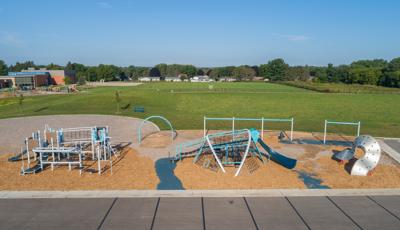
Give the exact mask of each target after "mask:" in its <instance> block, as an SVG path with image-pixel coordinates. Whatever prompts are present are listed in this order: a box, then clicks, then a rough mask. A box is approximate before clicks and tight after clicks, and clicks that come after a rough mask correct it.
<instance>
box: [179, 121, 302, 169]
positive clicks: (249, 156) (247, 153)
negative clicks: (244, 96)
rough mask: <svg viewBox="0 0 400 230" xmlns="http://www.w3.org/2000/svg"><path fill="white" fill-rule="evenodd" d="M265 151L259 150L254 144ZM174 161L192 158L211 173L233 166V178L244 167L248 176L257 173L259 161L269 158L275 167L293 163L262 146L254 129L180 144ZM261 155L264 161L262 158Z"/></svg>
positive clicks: (217, 134)
mask: <svg viewBox="0 0 400 230" xmlns="http://www.w3.org/2000/svg"><path fill="white" fill-rule="evenodd" d="M257 144H259V145H260V147H261V148H262V149H263V150H264V151H265V152H262V151H260V148H259V147H258V145H257ZM175 151H176V155H175V158H174V160H175V161H179V160H182V159H183V158H188V157H193V158H194V159H193V163H199V162H200V165H201V166H202V167H205V168H210V169H212V170H214V171H217V169H220V170H221V171H222V172H224V173H225V172H226V170H225V167H229V166H234V167H237V170H236V172H235V176H238V175H239V174H240V172H241V170H242V168H243V166H244V165H246V167H247V169H248V170H249V172H250V173H252V172H254V171H255V170H257V168H258V167H259V166H260V165H259V162H261V163H264V160H265V159H266V160H269V159H272V160H274V161H276V162H278V163H279V164H281V165H283V166H285V167H287V168H294V167H295V165H296V160H295V159H292V158H289V157H286V156H284V155H282V154H280V153H277V152H275V151H273V150H272V149H271V148H270V147H268V145H266V144H265V143H264V142H263V140H262V138H261V137H260V133H259V132H258V131H257V130H255V129H242V130H234V131H230V132H219V133H214V134H208V135H206V136H204V137H202V138H200V139H197V140H194V141H189V142H185V143H182V144H180V145H177V146H176V150H175ZM263 156H264V158H263Z"/></svg>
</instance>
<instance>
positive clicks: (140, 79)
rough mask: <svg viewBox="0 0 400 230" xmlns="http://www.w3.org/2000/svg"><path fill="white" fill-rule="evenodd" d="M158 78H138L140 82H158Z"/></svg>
mask: <svg viewBox="0 0 400 230" xmlns="http://www.w3.org/2000/svg"><path fill="white" fill-rule="evenodd" d="M160 79H161V78H160V77H139V79H138V80H139V81H141V82H150V81H160Z"/></svg>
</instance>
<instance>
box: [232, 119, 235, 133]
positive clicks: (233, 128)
mask: <svg viewBox="0 0 400 230" xmlns="http://www.w3.org/2000/svg"><path fill="white" fill-rule="evenodd" d="M232 132H235V117H232Z"/></svg>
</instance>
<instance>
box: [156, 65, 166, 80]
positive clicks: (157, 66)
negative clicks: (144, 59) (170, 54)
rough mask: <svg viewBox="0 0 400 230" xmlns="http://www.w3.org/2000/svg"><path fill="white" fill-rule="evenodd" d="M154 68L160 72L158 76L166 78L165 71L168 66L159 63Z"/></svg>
mask: <svg viewBox="0 0 400 230" xmlns="http://www.w3.org/2000/svg"><path fill="white" fill-rule="evenodd" d="M155 68H157V69H158V70H159V71H160V76H162V77H165V76H167V69H168V65H167V64H164V63H161V64H158V65H156V66H155Z"/></svg>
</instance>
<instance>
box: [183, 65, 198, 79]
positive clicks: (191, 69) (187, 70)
mask: <svg viewBox="0 0 400 230" xmlns="http://www.w3.org/2000/svg"><path fill="white" fill-rule="evenodd" d="M179 73H184V74H186V75H188V77H193V76H195V75H196V73H197V69H196V67H195V66H193V65H182V66H180V71H179Z"/></svg>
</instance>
